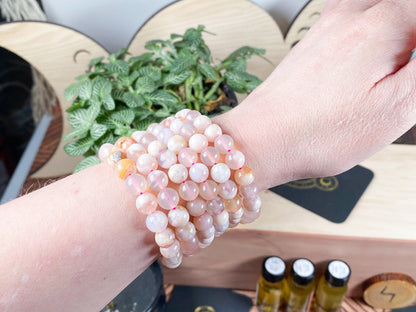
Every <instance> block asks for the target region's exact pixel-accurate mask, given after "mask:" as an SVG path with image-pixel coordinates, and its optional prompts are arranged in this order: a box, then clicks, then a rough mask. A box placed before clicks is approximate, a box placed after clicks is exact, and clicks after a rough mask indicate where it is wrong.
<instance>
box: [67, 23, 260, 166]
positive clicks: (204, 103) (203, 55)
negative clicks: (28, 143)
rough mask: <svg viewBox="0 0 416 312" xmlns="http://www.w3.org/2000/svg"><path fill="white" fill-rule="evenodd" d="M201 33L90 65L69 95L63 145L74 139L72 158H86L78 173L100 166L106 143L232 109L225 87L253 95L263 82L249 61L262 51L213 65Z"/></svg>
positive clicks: (174, 36) (70, 149) (193, 32)
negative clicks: (192, 113) (174, 120)
mask: <svg viewBox="0 0 416 312" xmlns="http://www.w3.org/2000/svg"><path fill="white" fill-rule="evenodd" d="M203 32H206V31H204V26H202V25H200V26H198V27H197V28H190V29H188V30H186V32H185V33H184V34H183V35H178V34H172V35H171V36H170V39H168V40H152V41H149V42H147V43H146V45H145V48H146V49H147V50H149V52H146V53H143V54H141V55H139V56H130V54H129V53H128V52H127V51H126V50H125V49H121V50H120V51H118V52H117V53H114V54H111V55H110V56H109V57H108V60H105V59H104V57H99V58H95V59H92V60H91V62H90V64H89V68H88V70H86V72H85V74H83V75H81V76H79V77H77V78H76V80H77V82H75V83H73V84H71V85H70V86H69V87H68V88H67V89H66V90H65V98H66V99H67V100H68V101H71V100H73V103H72V105H71V106H70V107H69V108H68V109H67V112H68V121H69V123H70V124H71V126H72V128H73V130H72V131H70V132H69V133H68V134H67V135H66V136H65V137H64V140H68V139H74V138H75V140H73V141H72V142H70V143H68V144H66V145H65V146H64V149H65V152H66V153H67V154H68V155H70V156H80V155H84V156H85V157H86V158H85V159H84V160H83V161H81V163H80V164H78V166H77V167H76V169H75V171H79V170H81V169H84V168H85V167H88V166H91V165H94V164H96V163H98V162H99V160H98V158H97V157H95V156H94V155H96V154H97V152H98V149H99V147H100V146H101V145H102V144H104V143H107V142H108V143H114V142H115V141H116V140H117V138H118V137H120V136H130V135H131V133H132V132H134V131H136V130H143V129H146V128H147V126H148V125H149V124H150V123H153V122H160V121H161V120H162V119H164V118H166V117H168V116H170V115H172V114H174V113H176V112H177V111H179V110H181V109H183V108H186V107H187V108H190V109H195V110H198V111H200V112H201V113H203V114H209V113H210V112H214V111H218V110H221V111H224V110H227V109H229V107H227V106H223V105H221V100H222V99H223V98H224V93H223V92H222V90H221V84H222V83H226V84H228V85H229V86H230V87H231V88H232V89H233V90H234V91H235V92H237V93H249V92H251V91H252V90H254V89H255V88H256V87H257V86H258V85H259V84H260V83H261V80H260V79H259V78H257V77H256V76H254V75H251V74H249V73H247V72H246V66H247V59H249V58H250V57H251V56H253V55H258V56H261V57H262V55H263V54H264V53H265V51H264V50H263V49H257V48H252V47H248V46H244V47H241V48H239V49H237V50H236V51H234V52H233V53H231V54H230V55H229V56H228V57H227V58H225V59H224V60H223V61H221V62H220V63H219V64H217V65H215V64H214V62H213V60H212V56H211V52H210V49H209V48H208V46H207V45H206V44H205V42H204V40H203V38H202V33H203ZM127 56H129V57H128V58H127ZM263 58H264V57H263Z"/></svg>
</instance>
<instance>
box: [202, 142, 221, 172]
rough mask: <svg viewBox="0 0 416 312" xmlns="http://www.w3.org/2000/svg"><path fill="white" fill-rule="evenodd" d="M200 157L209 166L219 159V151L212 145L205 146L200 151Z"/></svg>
mask: <svg viewBox="0 0 416 312" xmlns="http://www.w3.org/2000/svg"><path fill="white" fill-rule="evenodd" d="M200 158H201V161H202V162H203V163H204V164H205V165H207V166H210V167H211V166H213V165H215V164H216V163H218V161H219V160H220V153H219V152H218V151H217V150H216V149H215V148H214V147H213V146H207V147H206V148H204V149H203V150H202V151H201V155H200Z"/></svg>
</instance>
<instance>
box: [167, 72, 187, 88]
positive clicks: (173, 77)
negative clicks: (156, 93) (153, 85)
mask: <svg viewBox="0 0 416 312" xmlns="http://www.w3.org/2000/svg"><path fill="white" fill-rule="evenodd" d="M191 74H192V72H191V71H190V70H186V71H184V72H183V73H179V74H174V73H169V74H167V75H166V76H164V77H163V84H164V85H179V84H181V83H183V82H184V81H185V80H186V79H187V78H188V77H190V76H191Z"/></svg>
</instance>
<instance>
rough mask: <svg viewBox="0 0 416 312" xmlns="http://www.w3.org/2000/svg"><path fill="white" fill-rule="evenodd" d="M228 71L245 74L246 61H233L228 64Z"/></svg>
mask: <svg viewBox="0 0 416 312" xmlns="http://www.w3.org/2000/svg"><path fill="white" fill-rule="evenodd" d="M230 69H231V70H233V71H240V72H245V71H246V70H247V61H246V60H245V59H242V58H241V59H238V60H235V61H234V62H232V63H231V64H230Z"/></svg>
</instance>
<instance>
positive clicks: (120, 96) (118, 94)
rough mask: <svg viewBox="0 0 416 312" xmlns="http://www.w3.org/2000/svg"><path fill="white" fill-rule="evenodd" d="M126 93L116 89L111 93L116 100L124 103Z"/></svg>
mask: <svg viewBox="0 0 416 312" xmlns="http://www.w3.org/2000/svg"><path fill="white" fill-rule="evenodd" d="M124 93H125V92H124V91H123V90H118V89H114V90H112V91H111V96H112V97H113V99H114V100H119V101H123V95H124Z"/></svg>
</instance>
